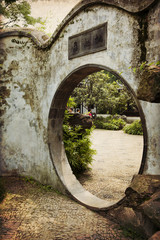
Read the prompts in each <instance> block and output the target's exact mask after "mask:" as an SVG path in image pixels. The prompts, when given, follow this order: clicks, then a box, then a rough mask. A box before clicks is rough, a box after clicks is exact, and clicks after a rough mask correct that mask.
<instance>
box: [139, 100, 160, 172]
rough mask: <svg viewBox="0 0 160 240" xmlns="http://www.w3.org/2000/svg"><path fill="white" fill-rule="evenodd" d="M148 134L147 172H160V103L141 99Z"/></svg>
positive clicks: (145, 170)
mask: <svg viewBox="0 0 160 240" xmlns="http://www.w3.org/2000/svg"><path fill="white" fill-rule="evenodd" d="M141 106H142V108H143V111H144V113H145V118H146V128H147V134H148V151H147V156H146V162H147V165H146V167H145V169H144V173H145V174H153V175H154V174H155V175H159V174H160V104H159V103H149V102H145V101H141Z"/></svg>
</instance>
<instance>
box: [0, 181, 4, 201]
mask: <svg viewBox="0 0 160 240" xmlns="http://www.w3.org/2000/svg"><path fill="white" fill-rule="evenodd" d="M4 197H5V189H4V185H3V180H2V177H0V202H2V200H3V199H4Z"/></svg>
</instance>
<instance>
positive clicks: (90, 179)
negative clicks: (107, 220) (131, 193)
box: [79, 129, 143, 201]
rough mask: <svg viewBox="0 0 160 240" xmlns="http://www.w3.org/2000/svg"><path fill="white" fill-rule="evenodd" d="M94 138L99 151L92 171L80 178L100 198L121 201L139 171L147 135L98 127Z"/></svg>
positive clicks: (94, 145) (94, 144)
mask: <svg viewBox="0 0 160 240" xmlns="http://www.w3.org/2000/svg"><path fill="white" fill-rule="evenodd" d="M91 139H92V143H93V147H92V148H93V149H96V150H97V154H96V155H95V156H94V159H95V161H94V162H93V164H92V171H91V172H88V173H86V174H84V176H81V177H80V178H79V181H80V182H81V183H82V185H83V186H84V187H85V188H86V189H87V190H89V191H90V192H91V193H93V194H94V195H96V196H97V197H100V198H102V199H107V198H109V199H113V200H116V201H118V200H120V199H121V198H122V197H123V196H124V191H125V189H126V188H127V187H128V185H129V183H130V181H131V179H132V177H133V175H134V174H137V173H138V171H139V168H140V164H141V159H142V153H143V136H136V135H128V134H125V133H124V132H123V131H106V130H100V129H95V130H94V131H93V134H92V138H91Z"/></svg>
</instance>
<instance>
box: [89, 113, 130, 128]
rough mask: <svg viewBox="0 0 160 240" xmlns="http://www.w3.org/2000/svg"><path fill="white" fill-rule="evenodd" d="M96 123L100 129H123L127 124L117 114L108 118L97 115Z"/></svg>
mask: <svg viewBox="0 0 160 240" xmlns="http://www.w3.org/2000/svg"><path fill="white" fill-rule="evenodd" d="M94 125H95V127H96V128H99V129H105V130H121V129H122V128H123V127H124V126H125V125H126V122H125V121H124V120H123V119H121V118H118V117H117V116H108V117H106V118H103V117H96V119H95V120H94Z"/></svg>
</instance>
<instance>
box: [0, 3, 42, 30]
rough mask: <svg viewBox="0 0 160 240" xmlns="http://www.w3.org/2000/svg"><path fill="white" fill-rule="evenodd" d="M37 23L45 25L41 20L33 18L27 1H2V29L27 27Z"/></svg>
mask: <svg viewBox="0 0 160 240" xmlns="http://www.w3.org/2000/svg"><path fill="white" fill-rule="evenodd" d="M36 23H41V24H44V22H43V21H42V19H41V18H34V17H32V16H31V6H30V4H29V3H28V2H27V1H25V0H1V1H0V28H1V29H3V28H6V27H19V26H23V27H26V26H28V25H35V24H36Z"/></svg>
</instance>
